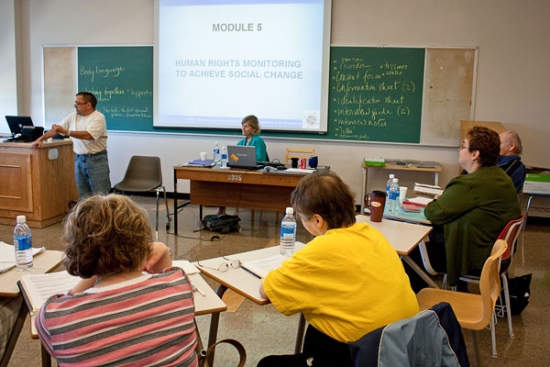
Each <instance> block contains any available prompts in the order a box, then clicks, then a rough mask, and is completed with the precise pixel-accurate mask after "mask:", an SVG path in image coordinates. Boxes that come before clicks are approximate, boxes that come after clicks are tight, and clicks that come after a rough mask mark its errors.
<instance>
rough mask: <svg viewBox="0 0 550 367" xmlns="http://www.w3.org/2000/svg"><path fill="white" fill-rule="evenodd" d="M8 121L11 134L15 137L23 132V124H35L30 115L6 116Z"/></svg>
mask: <svg viewBox="0 0 550 367" xmlns="http://www.w3.org/2000/svg"><path fill="white" fill-rule="evenodd" d="M6 121H7V122H8V126H9V127H10V131H11V136H12V137H14V138H15V137H16V136H17V135H18V134H21V129H22V128H23V126H34V124H33V123H32V120H31V118H30V116H6Z"/></svg>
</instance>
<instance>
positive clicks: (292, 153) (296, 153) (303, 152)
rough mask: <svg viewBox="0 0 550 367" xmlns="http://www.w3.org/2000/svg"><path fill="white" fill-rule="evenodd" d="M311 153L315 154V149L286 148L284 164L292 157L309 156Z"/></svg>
mask: <svg viewBox="0 0 550 367" xmlns="http://www.w3.org/2000/svg"><path fill="white" fill-rule="evenodd" d="M311 155H315V149H293V148H286V154H285V164H290V163H291V161H290V160H291V159H292V158H309V156H311Z"/></svg>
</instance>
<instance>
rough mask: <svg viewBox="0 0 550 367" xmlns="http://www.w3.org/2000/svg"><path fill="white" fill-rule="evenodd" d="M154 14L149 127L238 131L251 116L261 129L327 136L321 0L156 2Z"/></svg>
mask: <svg viewBox="0 0 550 367" xmlns="http://www.w3.org/2000/svg"><path fill="white" fill-rule="evenodd" d="M158 10H159V11H158V15H159V17H158V27H159V29H158V40H157V45H156V52H157V57H158V59H157V65H158V68H157V70H156V71H157V78H158V79H157V81H158V93H157V96H156V97H157V99H156V106H157V108H156V111H157V113H158V114H157V116H156V118H155V119H154V124H155V126H159V127H197V128H222V129H223V128H226V129H238V128H240V121H241V119H242V118H243V117H244V116H246V115H249V114H254V115H256V116H258V118H259V119H260V124H261V126H262V129H266V130H283V131H301V130H304V131H309V132H311V131H326V116H325V114H326V111H322V110H323V106H326V98H327V90H326V86H327V85H328V69H327V68H328V65H324V62H328V48H329V40H328V39H327V38H328V36H326V37H324V35H328V31H324V27H326V26H327V25H326V24H325V23H326V22H325V21H326V20H327V19H329V17H325V16H326V15H327V14H325V5H324V1H323V0H310V1H305V0H304V1H299V0H296V1H295V2H292V1H237V0H235V1H209V0H206V1H190V0H180V1H175V0H159V9H158ZM324 42H325V43H324ZM323 101H325V102H323ZM325 109H326V108H325Z"/></svg>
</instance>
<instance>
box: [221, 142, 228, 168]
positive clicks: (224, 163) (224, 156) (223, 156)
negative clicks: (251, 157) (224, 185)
mask: <svg viewBox="0 0 550 367" xmlns="http://www.w3.org/2000/svg"><path fill="white" fill-rule="evenodd" d="M220 158H221V162H222V168H227V150H226V149H225V147H222V153H221V154H220Z"/></svg>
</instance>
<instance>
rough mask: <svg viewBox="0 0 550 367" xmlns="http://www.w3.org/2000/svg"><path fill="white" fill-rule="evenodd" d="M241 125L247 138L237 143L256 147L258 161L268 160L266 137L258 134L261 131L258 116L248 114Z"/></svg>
mask: <svg viewBox="0 0 550 367" xmlns="http://www.w3.org/2000/svg"><path fill="white" fill-rule="evenodd" d="M241 127H242V131H243V135H244V136H245V138H244V139H242V140H241V141H239V142H238V143H237V145H246V146H251V147H256V161H258V162H265V161H268V160H269V159H268V158H267V149H266V146H265V142H264V139H262V138H261V137H260V136H259V135H258V134H259V133H260V131H261V128H260V122H259V121H258V118H257V117H256V116H254V115H248V116H246V117H245V118H243V120H242V122H241Z"/></svg>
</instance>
